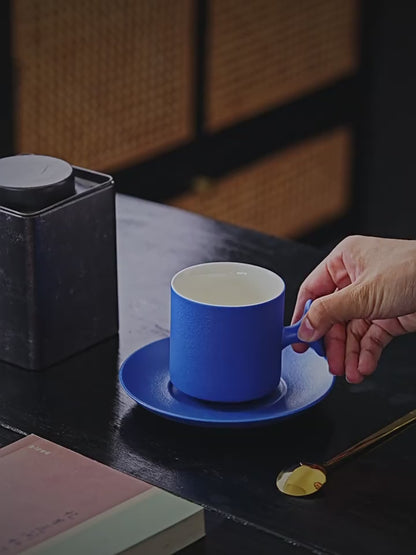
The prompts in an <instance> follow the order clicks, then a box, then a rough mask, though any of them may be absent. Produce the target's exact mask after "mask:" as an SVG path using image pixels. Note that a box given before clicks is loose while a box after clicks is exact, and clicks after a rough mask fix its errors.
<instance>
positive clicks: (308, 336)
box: [298, 316, 316, 341]
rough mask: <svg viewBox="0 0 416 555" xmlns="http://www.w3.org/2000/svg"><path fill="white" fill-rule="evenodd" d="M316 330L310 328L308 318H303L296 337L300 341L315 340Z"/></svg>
mask: <svg viewBox="0 0 416 555" xmlns="http://www.w3.org/2000/svg"><path fill="white" fill-rule="evenodd" d="M315 335H316V330H315V328H314V327H313V326H312V324H311V322H310V320H309V318H308V317H307V316H305V317H304V319H303V320H302V323H301V325H300V328H299V331H298V337H299V339H300V340H301V341H313V340H314V339H315V337H314V336H315Z"/></svg>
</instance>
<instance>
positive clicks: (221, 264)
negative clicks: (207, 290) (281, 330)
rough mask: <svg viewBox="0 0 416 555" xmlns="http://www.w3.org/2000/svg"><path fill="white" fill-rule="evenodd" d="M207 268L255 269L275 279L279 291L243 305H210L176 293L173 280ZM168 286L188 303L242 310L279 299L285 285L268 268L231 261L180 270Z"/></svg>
mask: <svg viewBox="0 0 416 555" xmlns="http://www.w3.org/2000/svg"><path fill="white" fill-rule="evenodd" d="M208 266H240V267H242V268H243V267H247V268H250V269H253V268H255V269H256V271H260V272H261V273H265V274H266V273H267V274H269V275H270V276H272V277H273V279H276V280H277V281H278V283H279V285H280V289H279V291H278V292H276V294H274V295H272V296H270V297H268V298H265V299H264V300H262V301H257V302H252V303H245V304H222V303H210V302H204V301H200V300H197V299H194V298H192V297H190V296H187V295H185V294H183V293H180V292H179V291H178V289H177V288H176V287H175V283H174V282H175V280H177V278H178V277H179V276H181V275H182V274H185V273H187V272H189V271H191V270H194V269H195V268H199V267H208ZM170 286H171V290H172V291H173V292H174V293H175V294H176V295H178V296H179V297H181V298H182V299H185V300H187V301H189V302H192V303H195V304H200V305H204V306H211V307H218V308H244V307H249V306H261V305H263V304H266V303H269V302H271V301H273V300H275V299H277V298H279V297H280V296H282V295H283V294H284V293H285V290H286V284H285V281H284V280H283V278H282V277H281V276H280V275H279V274H277V273H276V272H273V271H272V270H269V269H268V268H265V267H263V266H258V265H256V264H248V263H247V262H236V261H231V262H227V261H214V262H202V263H200V264H193V265H192V266H187V267H186V268H182V270H179V271H178V272H176V274H175V275H174V276H173V277H172V279H171V281H170Z"/></svg>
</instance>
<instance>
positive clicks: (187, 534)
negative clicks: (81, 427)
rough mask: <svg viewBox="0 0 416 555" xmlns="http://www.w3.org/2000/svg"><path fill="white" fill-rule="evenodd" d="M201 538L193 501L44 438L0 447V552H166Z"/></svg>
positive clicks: (201, 527)
mask: <svg viewBox="0 0 416 555" xmlns="http://www.w3.org/2000/svg"><path fill="white" fill-rule="evenodd" d="M203 535H204V523H203V510H202V508H201V507H199V506H198V505H195V504H193V503H191V502H189V501H186V500H184V499H181V498H179V497H176V496H174V495H172V494H170V493H168V492H165V491H163V490H161V489H159V488H155V487H153V486H151V485H149V484H147V483H145V482H143V481H141V480H138V479H136V478H133V477H131V476H128V475H126V474H123V473H121V472H118V471H116V470H113V469H112V468H110V467H108V466H105V465H103V464H101V463H99V462H97V461H93V460H92V459H90V458H88V457H84V456H82V455H80V454H78V453H76V452H74V451H71V450H69V449H66V448H64V447H62V446H60V445H57V444H55V443H53V442H50V441H48V440H46V439H42V438H40V437H38V436H35V435H29V436H27V437H25V438H23V439H21V440H18V441H16V442H15V443H12V444H11V445H8V446H6V447H3V448H2V449H0V555H3V554H7V555H9V554H12V553H22V552H26V551H27V552H28V553H45V554H46V553H51V554H52V553H57V552H59V554H60V555H63V554H64V553H66V552H67V553H82V552H85V553H88V552H90V553H91V552H94V553H100V555H101V554H105V553H109V554H112V553H119V552H120V551H123V550H126V549H129V548H132V547H133V546H134V549H135V551H134V552H135V553H141V552H143V553H149V552H150V551H149V550H150V548H152V549H154V547H155V545H157V544H161V543H162V544H163V545H165V547H166V548H165V550H164V551H157V552H163V553H173V552H174V551H175V550H177V549H181V548H182V547H184V546H185V545H188V544H189V543H191V542H193V541H195V540H197V539H199V538H200V537H202V536H203Z"/></svg>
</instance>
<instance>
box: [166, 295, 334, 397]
mask: <svg viewBox="0 0 416 555" xmlns="http://www.w3.org/2000/svg"><path fill="white" fill-rule="evenodd" d="M284 302H285V291H284V290H283V291H282V293H281V294H280V295H278V296H277V297H275V298H273V299H271V300H269V301H266V302H264V303H260V304H255V305H248V306H215V305H210V304H204V303H199V302H197V301H193V300H189V299H187V298H185V297H183V296H181V295H180V294H178V293H177V291H175V289H174V288H173V287H172V286H171V341H170V379H171V381H172V383H173V384H174V385H175V387H176V388H178V389H179V390H181V391H182V392H183V393H186V394H187V395H191V396H193V397H196V398H198V399H202V400H205V401H214V402H226V403H229V402H245V401H252V400H254V399H260V398H262V397H264V396H265V395H268V394H270V393H271V392H273V391H274V390H275V389H276V388H277V386H278V384H279V382H280V377H281V358H282V357H281V352H282V349H283V348H284V347H286V346H287V345H288V344H289V343H295V342H298V341H299V338H298V336H297V331H298V329H299V326H300V322H298V323H297V324H295V325H293V326H288V327H286V328H284V327H283V315H284ZM310 304H311V301H308V303H307V304H306V306H305V312H306V310H307V309H308V308H309V306H310ZM312 347H313V348H314V349H315V350H316V351H317V352H318V354H320V355H322V356H323V355H324V351H323V348H322V346H321V344H320V343H319V342H318V343H314V344H313V345H312ZM253 368H255V369H256V371H255V372H253Z"/></svg>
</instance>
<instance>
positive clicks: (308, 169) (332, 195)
mask: <svg viewBox="0 0 416 555" xmlns="http://www.w3.org/2000/svg"><path fill="white" fill-rule="evenodd" d="M349 173H350V134H349V132H348V130H347V129H343V128H341V129H337V130H335V131H332V132H331V133H329V134H326V135H322V136H319V137H317V138H314V139H312V140H308V141H305V142H303V143H301V144H299V145H296V146H294V147H291V148H289V149H287V150H284V151H281V152H279V153H277V154H275V155H273V156H270V157H268V158H266V159H263V160H261V161H259V162H257V163H255V164H253V165H251V166H248V167H246V168H243V169H241V170H238V171H237V172H235V173H233V174H231V175H229V176H227V177H225V178H223V179H220V180H219V181H216V182H215V184H213V185H212V186H211V187H210V188H207V189H206V190H201V191H199V192H190V193H186V194H184V195H182V196H181V197H178V198H176V199H174V200H173V201H172V202H171V204H172V205H173V206H177V207H180V208H184V209H186V210H190V211H193V212H198V213H200V214H203V215H206V216H210V217H213V218H216V219H218V220H223V221H227V222H231V223H234V224H237V225H241V226H244V227H248V228H252V229H256V230H258V231H263V232H265V233H270V234H273V235H279V236H281V237H296V236H299V235H301V234H302V233H306V232H308V231H311V230H313V229H314V228H316V227H318V226H319V225H321V224H324V223H326V222H328V221H330V220H331V219H333V218H335V217H337V216H339V215H341V214H343V213H344V212H345V211H346V209H347V207H348V204H349V186H350V179H349Z"/></svg>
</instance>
